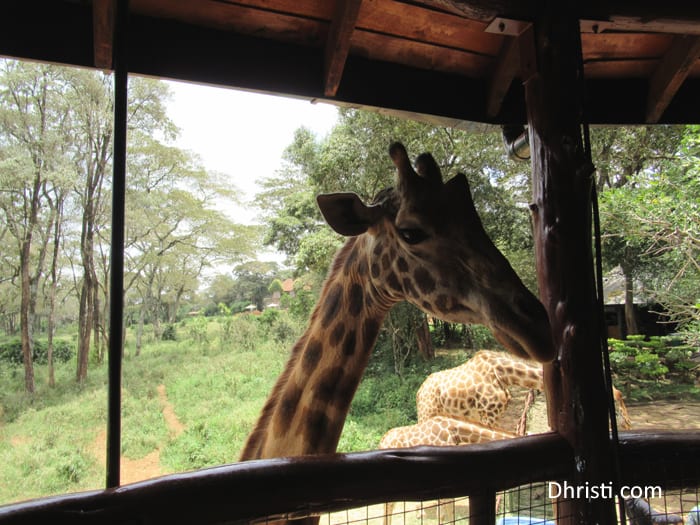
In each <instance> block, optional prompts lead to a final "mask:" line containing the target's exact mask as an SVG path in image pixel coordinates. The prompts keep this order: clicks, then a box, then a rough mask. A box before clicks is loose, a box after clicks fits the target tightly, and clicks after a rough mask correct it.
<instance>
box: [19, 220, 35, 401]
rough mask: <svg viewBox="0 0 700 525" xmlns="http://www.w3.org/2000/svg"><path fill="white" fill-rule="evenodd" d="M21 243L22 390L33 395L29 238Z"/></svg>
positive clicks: (20, 322)
mask: <svg viewBox="0 0 700 525" xmlns="http://www.w3.org/2000/svg"><path fill="white" fill-rule="evenodd" d="M27 237H28V238H25V240H24V242H23V243H22V250H21V256H20V276H21V278H20V280H21V288H22V298H21V301H20V314H19V317H20V321H19V324H20V332H21V334H22V361H23V362H24V389H25V390H26V391H27V393H29V394H33V393H34V391H35V388H34V357H33V354H34V341H33V337H32V326H33V319H32V318H31V317H32V316H31V313H30V307H29V303H30V299H29V295H30V293H31V292H30V283H29V280H30V279H29V251H30V246H31V236H30V235H29V234H28V235H27Z"/></svg>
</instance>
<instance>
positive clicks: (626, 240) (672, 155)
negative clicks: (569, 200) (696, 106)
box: [592, 126, 683, 334]
mask: <svg viewBox="0 0 700 525" xmlns="http://www.w3.org/2000/svg"><path fill="white" fill-rule="evenodd" d="M682 136H683V129H682V128H681V127H679V126H641V127H634V128H627V127H619V128H596V129H594V132H593V134H592V145H593V156H594V160H595V163H596V168H597V171H598V182H597V184H598V188H599V191H600V192H601V196H600V206H601V221H602V228H603V232H604V234H605V235H604V245H603V253H604V261H605V263H606V267H607V268H608V269H611V268H613V267H616V266H619V267H620V268H621V270H622V273H623V275H624V279H625V321H626V325H627V331H628V333H630V334H636V333H638V331H639V330H638V328H637V320H636V316H635V310H634V292H633V283H634V281H635V280H644V279H645V278H647V279H648V277H649V275H650V271H651V272H652V273H653V270H652V266H650V265H652V264H654V263H655V262H654V261H652V260H651V259H649V258H646V257H644V256H643V255H644V254H645V253H646V252H647V250H648V249H649V240H648V238H645V237H642V236H639V235H636V232H637V230H638V220H637V218H636V214H637V212H636V211H635V206H636V205H635V202H636V194H635V192H636V190H637V189H638V187H639V184H640V183H641V184H644V183H643V179H644V178H648V177H652V178H653V177H654V176H655V174H658V173H660V172H662V171H664V170H666V169H668V168H669V166H671V165H673V164H674V163H675V162H677V161H678V151H679V146H680V142H681V139H682ZM640 177H641V178H640Z"/></svg>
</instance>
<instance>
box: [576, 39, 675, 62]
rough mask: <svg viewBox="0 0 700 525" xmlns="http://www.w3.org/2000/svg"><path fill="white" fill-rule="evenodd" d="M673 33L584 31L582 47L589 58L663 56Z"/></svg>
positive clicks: (647, 57)
mask: <svg viewBox="0 0 700 525" xmlns="http://www.w3.org/2000/svg"><path fill="white" fill-rule="evenodd" d="M672 40H673V36H672V35H662V34H651V33H650V34H645V33H598V34H595V33H583V34H582V35H581V47H582V48H583V57H584V59H585V60H586V61H588V60H607V59H615V60H621V59H629V60H631V59H649V58H656V59H658V58H661V57H662V56H663V53H664V50H665V49H668V46H670V45H671V41H672Z"/></svg>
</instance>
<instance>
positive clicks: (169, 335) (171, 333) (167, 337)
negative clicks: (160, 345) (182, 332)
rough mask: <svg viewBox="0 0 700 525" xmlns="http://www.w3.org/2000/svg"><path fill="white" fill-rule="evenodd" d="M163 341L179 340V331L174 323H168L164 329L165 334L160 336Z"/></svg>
mask: <svg viewBox="0 0 700 525" xmlns="http://www.w3.org/2000/svg"><path fill="white" fill-rule="evenodd" d="M160 338H161V339H162V340H163V341H177V331H176V330H175V325H174V324H167V325H165V328H164V329H163V334H162V335H161V336H160Z"/></svg>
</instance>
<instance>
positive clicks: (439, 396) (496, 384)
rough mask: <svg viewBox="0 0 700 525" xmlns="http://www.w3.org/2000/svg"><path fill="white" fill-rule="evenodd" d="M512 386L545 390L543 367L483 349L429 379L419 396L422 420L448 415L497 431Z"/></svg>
mask: <svg viewBox="0 0 700 525" xmlns="http://www.w3.org/2000/svg"><path fill="white" fill-rule="evenodd" d="M510 386H520V387H524V388H533V389H537V390H542V368H541V367H538V366H536V365H535V364H534V363H527V362H525V361H523V360H521V359H516V358H513V357H511V356H509V355H508V354H506V353H505V352H496V351H492V350H481V351H479V352H477V353H476V354H475V355H474V356H473V357H472V358H471V359H469V360H468V361H466V362H465V363H464V364H462V365H460V366H457V367H455V368H450V369H448V370H441V371H439V372H434V373H433V374H430V375H429V376H428V377H427V378H426V380H425V381H424V382H423V384H422V385H421V387H420V388H419V389H418V393H417V394H416V407H417V411H418V421H425V420H427V419H429V418H431V417H434V416H436V415H446V416H451V417H457V418H464V419H470V420H473V421H478V422H480V423H481V424H483V425H486V426H487V427H490V428H495V426H496V421H497V420H498V419H499V418H500V417H501V415H502V414H503V412H504V411H505V409H506V407H507V406H508V402H509V401H510V397H511V395H510V391H509V390H508V387H510Z"/></svg>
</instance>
